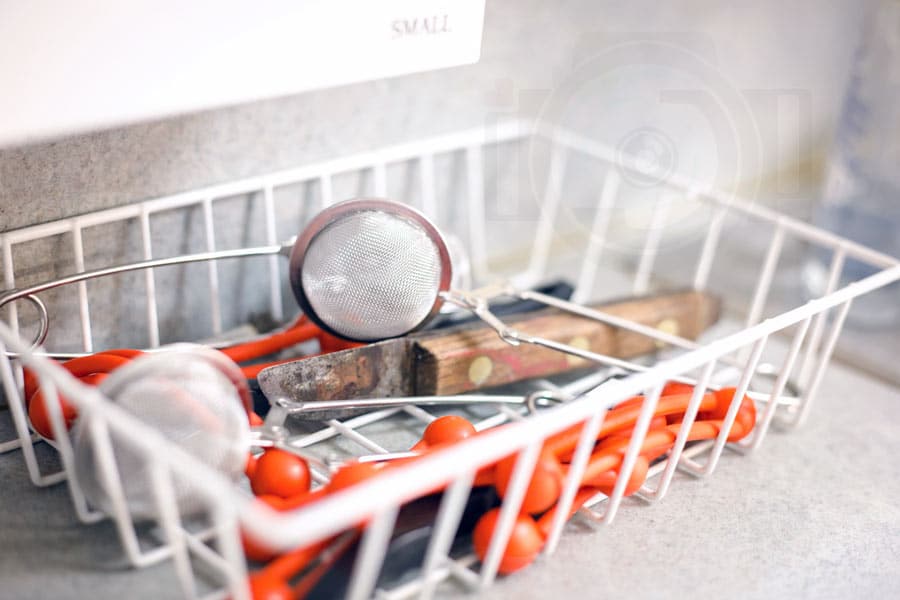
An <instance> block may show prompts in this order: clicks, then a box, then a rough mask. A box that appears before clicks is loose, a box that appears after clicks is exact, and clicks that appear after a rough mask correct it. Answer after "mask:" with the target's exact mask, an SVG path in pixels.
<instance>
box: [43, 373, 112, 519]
mask: <svg viewBox="0 0 900 600" xmlns="http://www.w3.org/2000/svg"><path fill="white" fill-rule="evenodd" d="M40 386H41V393H42V394H43V397H44V398H45V400H44V402H45V405H46V407H47V414H48V416H49V418H50V430H51V431H52V432H53V439H54V441H55V446H56V449H57V451H58V452H59V456H60V460H61V461H62V464H63V472H64V474H65V476H66V479H67V483H68V488H69V496H71V498H72V504H73V505H74V506H75V513H76V515H77V516H78V519H79V520H80V521H81V522H83V523H96V522H97V521H100V520H101V519H103V518H104V517H105V515H104V514H103V513H102V512H99V511H94V510H91V509H90V508H89V507H88V504H87V500H86V499H85V497H84V492H83V491H82V489H81V485H80V484H79V483H78V477H77V476H76V474H75V452H74V450H73V449H72V436H71V435H69V431H68V429H67V428H66V425H65V422H64V421H63V415H62V408H61V400H60V396H59V390H58V389H57V387H56V385H54V384H53V382H52V381H50V380H48V379H43V380H41V383H40Z"/></svg>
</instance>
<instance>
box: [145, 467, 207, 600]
mask: <svg viewBox="0 0 900 600" xmlns="http://www.w3.org/2000/svg"><path fill="white" fill-rule="evenodd" d="M150 481H151V482H152V484H153V496H154V499H155V500H156V510H157V515H158V520H159V524H160V526H161V527H162V532H163V536H164V537H165V541H166V544H167V545H168V546H169V547H170V548H171V549H172V560H173V562H174V566H175V573H176V575H177V578H178V583H179V585H180V586H181V591H182V592H183V593H184V597H185V598H195V597H196V596H197V587H196V581H195V580H194V570H193V568H191V561H190V556H189V554H188V549H187V545H186V543H185V539H184V535H182V527H181V521H180V519H179V516H178V504H177V500H176V498H175V489H174V487H173V486H172V478H171V475H170V473H169V472H168V471H167V470H166V468H165V466H164V465H163V464H162V463H161V462H160V461H158V460H154V461H152V462H151V463H150Z"/></svg>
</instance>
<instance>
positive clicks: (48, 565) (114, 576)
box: [0, 364, 900, 599]
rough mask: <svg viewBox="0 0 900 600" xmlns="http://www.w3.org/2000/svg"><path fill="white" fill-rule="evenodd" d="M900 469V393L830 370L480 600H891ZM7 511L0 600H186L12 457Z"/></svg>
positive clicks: (0, 483)
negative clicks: (813, 387)
mask: <svg viewBox="0 0 900 600" xmlns="http://www.w3.org/2000/svg"><path fill="white" fill-rule="evenodd" d="M898 456H900V390H898V388H896V387H892V386H888V385H886V384H883V383H880V382H877V381H875V380H872V379H870V378H867V377H865V376H863V375H861V374H860V373H859V372H857V371H854V370H851V369H849V368H847V367H844V366H841V365H838V364H835V365H833V366H832V368H831V369H830V371H829V372H828V374H827V376H826V379H825V382H824V386H823V389H822V393H821V396H820V397H819V399H818V400H817V404H816V406H815V407H814V409H813V411H812V414H811V416H810V419H809V421H808V422H807V424H806V425H805V426H804V427H803V428H802V429H800V430H798V431H796V432H792V433H781V432H772V433H771V434H770V435H769V437H768V438H767V440H766V442H765V443H764V445H763V446H762V448H761V449H760V450H759V451H758V452H756V453H755V454H753V455H750V456H743V457H742V456H739V455H737V454H735V453H732V452H726V454H725V455H724V456H723V459H722V461H721V463H720V465H719V467H718V469H717V470H716V472H715V473H714V474H713V475H712V477H710V478H709V479H707V480H697V479H693V478H690V477H688V476H685V475H678V476H677V479H676V480H675V482H674V483H673V486H672V488H671V490H670V492H669V494H668V495H667V496H666V497H665V498H664V499H663V500H662V501H661V502H660V503H658V504H655V505H652V506H647V505H644V504H642V503H641V502H639V501H637V500H627V501H626V502H625V503H624V504H623V506H622V509H621V510H620V512H619V514H618V515H617V517H616V519H615V522H614V523H613V524H612V525H611V526H609V527H607V528H604V529H597V528H595V527H592V526H589V525H587V524H585V523H583V522H579V521H577V520H576V521H574V522H573V523H571V524H570V525H569V528H568V532H567V534H566V535H565V536H564V537H563V540H562V542H561V544H560V546H559V549H558V551H557V552H556V554H555V555H553V556H550V557H544V558H542V559H541V560H540V561H539V563H538V564H535V565H533V566H532V567H531V568H529V569H527V570H525V571H522V572H520V573H517V574H515V575H513V576H510V577H506V578H504V579H501V580H499V581H498V582H497V584H496V585H495V586H494V587H492V588H490V589H489V590H486V591H484V592H481V594H480V597H482V598H498V599H499V598H558V597H573V596H574V597H582V598H604V597H609V598H616V597H623V596H627V597H629V598H632V599H635V598H667V597H696V598H708V597H715V598H773V597H794V598H796V597H805V598H832V597H833V598H860V597H870V598H889V597H896V596H897V581H898V579H900V502H898V501H897V498H900V472H898V467H897V462H896V460H897V457H898ZM0 498H2V500H0V503H2V504H0V505H2V507H3V511H2V513H0V539H2V540H3V546H2V559H0V582H2V583H0V598H3V599H7V598H10V599H13V598H56V599H67V598H83V597H88V596H90V597H92V598H95V599H105V598H125V597H127V598H154V599H160V598H175V597H179V590H178V588H177V585H176V584H175V582H174V579H173V577H172V575H173V572H172V569H171V566H170V565H160V566H156V567H151V568H149V569H146V570H142V571H133V570H129V569H126V568H124V566H123V565H124V562H123V560H122V557H121V550H120V548H119V545H118V542H117V540H116V538H115V532H114V529H113V527H112V526H111V525H110V524H109V523H101V524H97V525H93V526H80V525H77V524H76V523H75V517H74V514H73V513H72V509H71V504H70V503H69V501H68V496H67V491H66V488H65V487H64V486H55V487H53V488H51V489H35V488H33V487H32V486H31V484H30V483H29V482H28V481H27V476H26V474H25V471H24V466H23V463H22V460H21V457H20V456H19V455H17V454H16V453H12V454H5V455H2V456H0ZM442 589H443V594H442V595H446V596H448V597H451V596H456V595H457V594H456V593H454V589H455V588H453V587H447V586H445V587H444V588H442ZM459 594H463V590H461V589H460V590H459Z"/></svg>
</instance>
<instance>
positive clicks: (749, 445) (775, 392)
mask: <svg viewBox="0 0 900 600" xmlns="http://www.w3.org/2000/svg"><path fill="white" fill-rule="evenodd" d="M810 323H812V316H809V317H807V318H806V319H804V320H803V321H802V322H801V323H800V326H799V328H798V329H797V331H796V333H794V339H793V340H792V341H791V347H790V350H788V355H787V357H786V358H785V361H784V364H783V365H782V367H781V369H780V371H779V373H778V378H777V379H776V380H775V387H774V388H773V389H772V393H771V394H769V400H768V402H766V408H765V410H764V411H763V413H762V416H761V417H760V418H759V419H758V420H757V423H756V427H754V428H753V434H752V435H751V437H749V438H746V439H743V440H741V441H739V442H736V443H735V444H732V447H733V448H734V449H736V450H738V451H739V452H743V453H749V452H753V451H755V450H757V449H758V448H759V447H760V446H761V445H762V441H763V439H764V438H765V437H766V433H767V432H768V430H769V426H770V425H771V424H772V419H773V418H774V417H775V411H776V410H777V409H778V403H777V402H776V401H775V399H776V398H778V396H780V395H781V394H782V393H783V392H784V389H785V387H786V386H787V382H788V380H789V379H790V376H791V373H793V371H794V365H795V364H796V362H797V357H798V356H799V354H800V348H801V347H802V346H803V340H804V339H805V338H806V334H807V332H808V331H809V325H810Z"/></svg>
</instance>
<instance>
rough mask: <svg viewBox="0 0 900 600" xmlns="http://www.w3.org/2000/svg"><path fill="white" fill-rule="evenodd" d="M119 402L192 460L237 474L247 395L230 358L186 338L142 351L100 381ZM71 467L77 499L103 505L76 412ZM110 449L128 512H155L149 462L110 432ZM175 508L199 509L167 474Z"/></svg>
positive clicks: (190, 487)
mask: <svg viewBox="0 0 900 600" xmlns="http://www.w3.org/2000/svg"><path fill="white" fill-rule="evenodd" d="M100 390H101V391H102V392H103V393H104V395H105V396H106V397H107V398H109V399H110V400H112V401H113V402H114V403H116V404H117V405H118V406H119V407H120V408H122V409H124V410H125V411H127V412H129V413H131V414H132V415H134V416H135V417H136V418H137V419H139V420H140V421H142V422H143V423H145V424H147V425H149V426H151V427H153V428H154V429H156V430H157V431H158V432H160V433H161V434H162V435H163V437H165V438H166V440H168V441H169V442H170V443H172V444H176V445H178V446H180V447H181V448H182V449H184V450H185V451H187V452H189V453H190V454H192V455H194V456H195V457H197V458H198V459H199V460H200V461H202V462H203V463H205V464H206V465H208V466H210V467H211V468H213V469H215V470H216V471H218V472H220V473H222V474H224V475H225V476H226V477H228V478H229V479H231V480H232V481H237V480H238V479H239V478H240V476H241V474H242V473H243V469H244V465H245V463H246V460H247V452H248V450H249V448H250V443H251V436H250V425H249V421H248V418H247V414H248V410H250V405H249V402H250V397H249V390H248V388H247V383H246V380H244V378H243V376H242V375H241V372H240V370H239V369H238V367H237V365H235V364H234V363H232V362H231V361H230V360H228V359H227V358H226V357H225V356H223V355H222V354H220V353H218V352H216V351H214V350H211V349H209V348H205V347H203V346H197V345H192V344H180V345H178V346H173V347H171V348H167V349H166V350H165V351H164V352H160V353H157V354H151V355H145V356H142V357H140V358H139V359H136V360H134V361H132V362H131V363H129V364H127V365H125V366H123V367H121V368H119V369H117V370H116V371H114V372H113V373H111V374H110V376H109V377H107V378H106V379H105V380H104V381H103V383H102V384H101V385H100ZM73 438H74V450H75V473H76V477H77V479H78V482H79V484H80V485H81V488H82V490H83V492H84V495H85V498H86V499H87V500H88V501H89V502H90V503H91V504H92V505H94V506H96V507H98V508H100V509H101V510H103V511H105V512H110V510H111V507H110V500H109V498H110V494H109V490H108V489H107V488H106V487H105V485H104V482H103V478H102V477H100V472H99V469H98V465H97V456H96V453H95V447H96V440H95V438H94V436H93V435H92V433H91V429H90V427H89V424H88V423H87V422H86V421H83V420H81V419H79V421H78V422H77V423H76V425H75V428H74V430H73ZM110 442H111V446H112V454H113V457H114V459H115V466H116V470H117V471H118V475H119V478H118V479H119V481H120V482H121V485H122V492H123V494H124V496H125V502H126V505H127V507H128V511H129V512H130V513H131V514H132V515H133V516H134V517H136V518H146V517H151V516H153V515H154V514H155V512H156V505H155V497H154V491H153V485H152V480H151V477H150V465H149V464H148V462H147V460H146V458H145V457H143V456H142V454H141V453H140V452H138V451H137V450H135V449H134V448H133V447H131V446H130V445H129V444H128V443H127V440H125V439H122V438H121V437H120V434H117V433H114V432H110ZM173 484H174V492H175V499H176V502H177V503H178V507H179V511H180V512H181V513H182V514H191V513H194V512H197V511H198V510H200V509H202V508H203V505H202V503H201V502H200V498H199V497H198V494H197V489H196V487H195V484H193V483H192V482H190V481H186V480H184V479H180V478H178V477H175V479H174V481H173Z"/></svg>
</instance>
